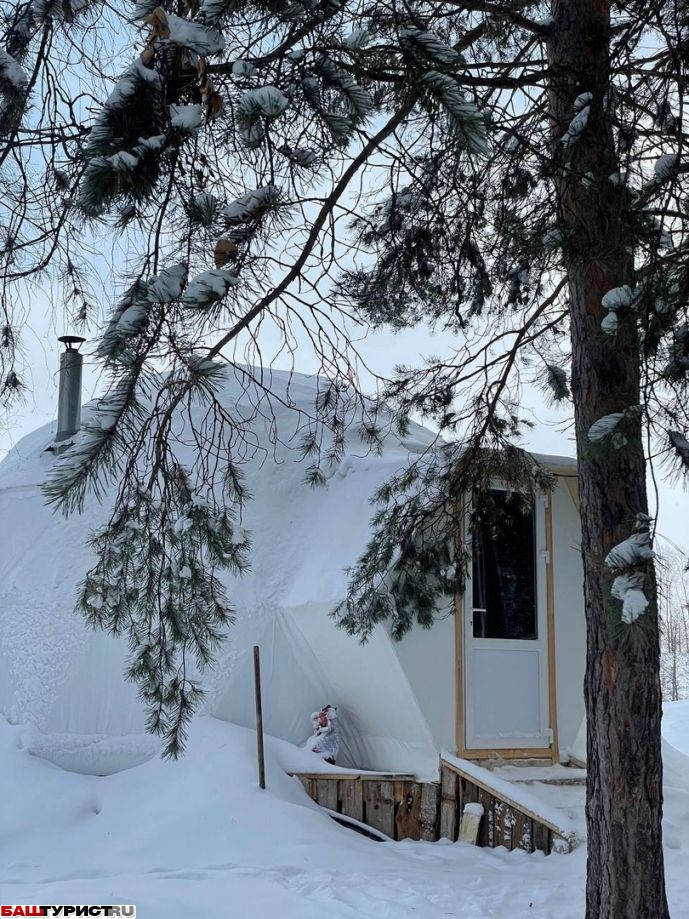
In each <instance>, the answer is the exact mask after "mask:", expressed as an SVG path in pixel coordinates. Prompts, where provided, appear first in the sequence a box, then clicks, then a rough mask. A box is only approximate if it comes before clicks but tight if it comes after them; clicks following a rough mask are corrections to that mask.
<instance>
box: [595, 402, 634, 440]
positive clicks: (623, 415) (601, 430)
mask: <svg viewBox="0 0 689 919" xmlns="http://www.w3.org/2000/svg"><path fill="white" fill-rule="evenodd" d="M640 411H641V406H639V405H632V406H631V407H630V408H628V409H626V410H625V411H624V412H611V413H610V414H609V415H603V416H602V417H601V418H598V419H597V420H596V421H594V422H593V424H592V425H591V427H590V428H589V430H588V439H589V440H590V441H591V443H600V442H601V441H603V440H606V439H607V438H610V442H611V443H612V446H613V447H615V448H616V449H618V450H619V449H621V448H622V447H626V446H627V443H628V439H627V435H626V433H625V431H624V430H620V428H621V427H622V428H624V427H625V426H626V425H625V422H633V421H635V420H636V419H637V418H638V417H639V413H640Z"/></svg>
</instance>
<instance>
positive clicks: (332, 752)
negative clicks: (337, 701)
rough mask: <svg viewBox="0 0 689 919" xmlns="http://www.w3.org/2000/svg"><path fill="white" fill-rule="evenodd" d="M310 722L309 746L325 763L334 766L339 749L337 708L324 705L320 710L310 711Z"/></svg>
mask: <svg viewBox="0 0 689 919" xmlns="http://www.w3.org/2000/svg"><path fill="white" fill-rule="evenodd" d="M311 724H312V725H313V737H312V738H311V740H310V742H309V747H310V748H311V749H312V750H313V752H314V753H318V754H319V755H320V756H322V757H323V759H324V760H325V761H326V763H330V765H331V766H334V765H335V759H336V758H337V754H338V751H339V749H340V728H339V725H338V723H337V709H336V708H335V706H333V705H324V706H323V708H322V709H321V710H320V712H313V713H312V715H311Z"/></svg>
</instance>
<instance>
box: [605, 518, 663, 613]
mask: <svg viewBox="0 0 689 919" xmlns="http://www.w3.org/2000/svg"><path fill="white" fill-rule="evenodd" d="M650 529H651V518H650V517H649V516H648V515H647V514H637V515H636V522H635V524H634V532H633V533H632V534H631V536H629V537H627V539H624V540H622V542H620V543H618V544H617V545H616V546H613V548H612V549H611V550H610V551H609V552H608V554H607V555H606V557H605V564H606V565H607V567H608V568H610V569H611V570H613V571H619V574H617V576H616V577H615V580H614V581H613V584H612V588H611V593H612V596H613V597H615V598H616V599H617V600H621V601H622V617H621V618H622V622H624V623H626V624H627V625H630V624H631V623H632V622H635V621H636V620H637V619H638V618H639V616H641V615H642V614H643V613H644V612H645V611H646V609H647V608H648V605H649V604H648V599H647V597H646V595H645V593H644V590H643V587H644V580H645V571H644V570H643V569H644V567H645V565H646V563H647V562H649V561H652V560H653V559H654V558H655V552H654V551H653V548H652V544H651V532H650Z"/></svg>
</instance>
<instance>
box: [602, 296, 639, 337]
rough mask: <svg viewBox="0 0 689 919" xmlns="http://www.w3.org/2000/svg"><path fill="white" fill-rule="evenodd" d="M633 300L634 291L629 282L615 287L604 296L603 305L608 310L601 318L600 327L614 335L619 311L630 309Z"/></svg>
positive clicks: (607, 333)
mask: <svg viewBox="0 0 689 919" xmlns="http://www.w3.org/2000/svg"><path fill="white" fill-rule="evenodd" d="M633 301H634V293H633V291H632V289H631V287H630V286H629V285H628V284H623V285H622V287H613V288H612V290H609V291H608V292H607V293H606V294H605V295H604V296H603V299H602V300H601V306H603V307H604V308H605V309H606V310H607V311H608V312H607V314H606V315H605V316H604V318H603V319H602V320H601V324H600V327H601V330H602V331H603V332H605V333H606V335H612V334H613V333H614V332H616V331H617V325H618V319H617V314H618V312H623V311H624V310H627V309H630V308H631V306H632V303H633Z"/></svg>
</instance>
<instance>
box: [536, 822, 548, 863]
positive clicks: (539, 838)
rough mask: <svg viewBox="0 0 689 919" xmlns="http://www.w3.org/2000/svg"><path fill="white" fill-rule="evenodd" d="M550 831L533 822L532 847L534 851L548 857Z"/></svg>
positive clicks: (544, 826)
mask: <svg viewBox="0 0 689 919" xmlns="http://www.w3.org/2000/svg"><path fill="white" fill-rule="evenodd" d="M550 833H551V831H550V829H549V828H548V827H547V826H546V825H545V824H543V823H539V822H538V821H537V820H534V824H533V847H534V851H538V852H544V853H545V854H546V855H550Z"/></svg>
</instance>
